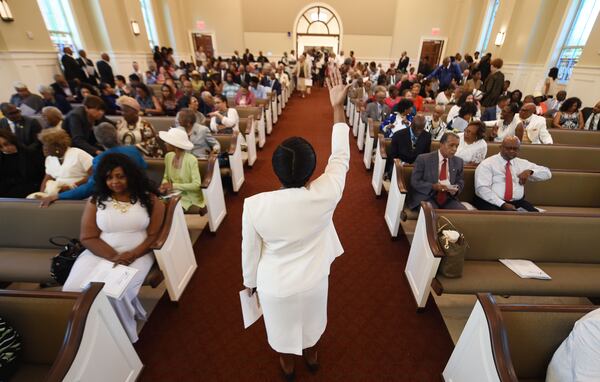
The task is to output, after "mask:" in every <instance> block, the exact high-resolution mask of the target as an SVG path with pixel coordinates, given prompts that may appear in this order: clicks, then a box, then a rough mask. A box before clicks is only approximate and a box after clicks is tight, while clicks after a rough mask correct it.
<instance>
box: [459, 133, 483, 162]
mask: <svg viewBox="0 0 600 382" xmlns="http://www.w3.org/2000/svg"><path fill="white" fill-rule="evenodd" d="M458 136H459V138H460V143H459V144H458V150H456V154H455V155H456V156H457V157H459V158H461V159H462V160H463V161H464V162H465V163H469V162H474V163H481V162H482V161H483V160H484V159H485V156H486V155H487V143H486V141H485V139H479V140H477V141H475V142H473V143H471V144H468V143H467V142H465V133H458Z"/></svg>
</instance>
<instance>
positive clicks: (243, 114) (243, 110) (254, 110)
mask: <svg viewBox="0 0 600 382" xmlns="http://www.w3.org/2000/svg"><path fill="white" fill-rule="evenodd" d="M235 110H237V112H238V115H239V116H240V120H241V119H242V118H248V117H252V118H253V124H254V130H255V131H256V132H257V133H258V147H259V148H261V149H262V148H263V147H264V145H265V143H266V141H267V134H266V131H265V124H264V121H263V123H260V122H261V120H262V118H263V116H262V115H263V109H262V108H261V107H258V106H236V107H235Z"/></svg>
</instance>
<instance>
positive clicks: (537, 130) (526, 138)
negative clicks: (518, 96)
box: [519, 103, 554, 145]
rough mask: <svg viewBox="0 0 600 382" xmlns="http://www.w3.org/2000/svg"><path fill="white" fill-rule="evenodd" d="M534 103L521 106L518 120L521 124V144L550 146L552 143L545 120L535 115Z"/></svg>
mask: <svg viewBox="0 0 600 382" xmlns="http://www.w3.org/2000/svg"><path fill="white" fill-rule="evenodd" d="M535 112H536V106H535V104H534V103H526V104H524V105H523V106H521V110H520V111H519V118H521V121H522V122H523V129H525V132H524V133H523V142H524V143H533V144H536V145H539V144H543V145H551V144H553V143H554V141H553V140H552V135H550V133H549V132H548V128H547V126H546V118H544V117H541V116H539V115H537V114H536V113H535Z"/></svg>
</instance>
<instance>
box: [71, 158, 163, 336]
mask: <svg viewBox="0 0 600 382" xmlns="http://www.w3.org/2000/svg"><path fill="white" fill-rule="evenodd" d="M95 181H96V188H95V190H94V194H93V195H92V197H91V198H90V199H89V201H88V202H87V204H86V206H85V210H84V212H83V217H82V223H81V237H80V240H81V243H82V244H83V245H84V246H85V247H86V248H87V250H86V251H84V252H83V253H82V254H81V255H79V257H78V258H77V261H75V264H74V265H73V268H72V269H71V273H70V274H69V278H68V279H67V281H66V282H65V285H64V286H63V290H64V291H72V292H78V291H81V290H82V289H83V288H84V287H85V285H82V284H83V283H84V282H85V281H86V280H87V278H88V277H89V276H90V274H91V273H92V272H93V271H94V269H95V267H96V266H97V265H98V264H100V263H101V262H102V261H105V260H108V261H111V262H113V263H115V264H124V265H128V266H130V267H132V268H135V269H137V270H138V272H137V273H136V274H135V276H134V277H133V280H132V281H131V283H130V284H129V286H128V287H127V290H126V291H125V292H124V294H123V297H121V299H120V300H117V299H114V298H109V300H110V302H111V304H112V306H113V308H114V309H115V312H116V313H117V316H118V317H119V320H120V321H121V324H122V325H123V328H124V329H125V332H126V333H127V335H128V336H129V339H130V340H131V342H136V341H137V340H138V336H137V325H136V318H137V319H141V320H145V319H146V312H145V311H144V308H143V307H142V304H141V303H140V301H139V300H138V297H137V295H138V292H139V290H140V287H141V286H142V283H143V282H144V279H145V278H146V275H147V274H148V272H149V271H150V268H151V267H152V264H153V263H154V255H153V253H152V251H151V250H150V246H151V244H152V243H153V242H154V240H156V237H157V235H158V233H159V230H160V227H161V225H162V221H163V215H164V211H165V208H164V205H163V203H162V202H161V201H160V200H159V199H158V196H157V195H158V191H157V190H156V189H155V188H154V187H153V186H152V185H151V183H150V181H149V179H148V177H147V176H146V174H145V173H144V172H143V171H141V170H140V169H139V168H138V167H137V166H136V164H135V163H134V162H132V161H131V159H129V157H128V156H127V155H124V154H107V155H106V156H104V157H103V158H102V160H101V161H100V163H99V164H98V168H97V169H96V171H95Z"/></svg>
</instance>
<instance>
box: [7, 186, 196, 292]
mask: <svg viewBox="0 0 600 382" xmlns="http://www.w3.org/2000/svg"><path fill="white" fill-rule="evenodd" d="M85 203H86V201H83V200H77V201H57V202H55V203H54V204H53V205H52V206H51V207H49V208H40V207H39V200H32V199H0V216H12V217H13V218H12V219H2V220H1V221H0V243H2V244H1V245H0V281H2V282H28V283H52V282H53V280H52V278H51V276H50V259H51V258H52V257H53V256H55V255H57V254H58V252H59V251H60V249H59V248H57V247H55V246H53V245H52V244H50V242H49V241H48V239H49V238H51V237H55V236H66V237H69V238H79V233H80V232H79V229H80V225H81V216H82V214H83V210H84V207H85ZM166 203H167V205H166V212H165V217H164V221H163V224H162V227H161V230H160V232H159V235H158V238H157V239H156V241H155V242H154V243H153V244H152V245H151V246H150V248H151V249H152V250H153V251H154V255H155V257H156V260H157V263H155V264H154V265H153V266H152V269H151V270H150V272H149V273H148V276H146V279H145V281H144V285H151V286H152V287H153V288H156V287H157V286H158V285H160V283H161V282H162V281H163V280H164V281H165V283H166V286H167V291H168V292H169V296H170V298H171V300H172V301H177V300H178V299H179V297H180V296H181V294H182V293H183V291H184V290H185V287H186V286H187V283H188V281H189V277H191V274H193V272H194V271H195V269H196V267H197V265H196V259H195V257H194V251H193V249H192V245H191V241H190V237H189V233H188V231H187V227H186V226H185V219H184V217H183V209H182V208H181V207H180V204H179V197H174V198H171V199H170V200H168V201H167V202H166ZM182 221H183V223H181V222H182ZM182 224H183V225H182ZM171 242H177V243H178V245H179V248H177V251H173V250H172V247H171V244H170V243H171Z"/></svg>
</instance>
